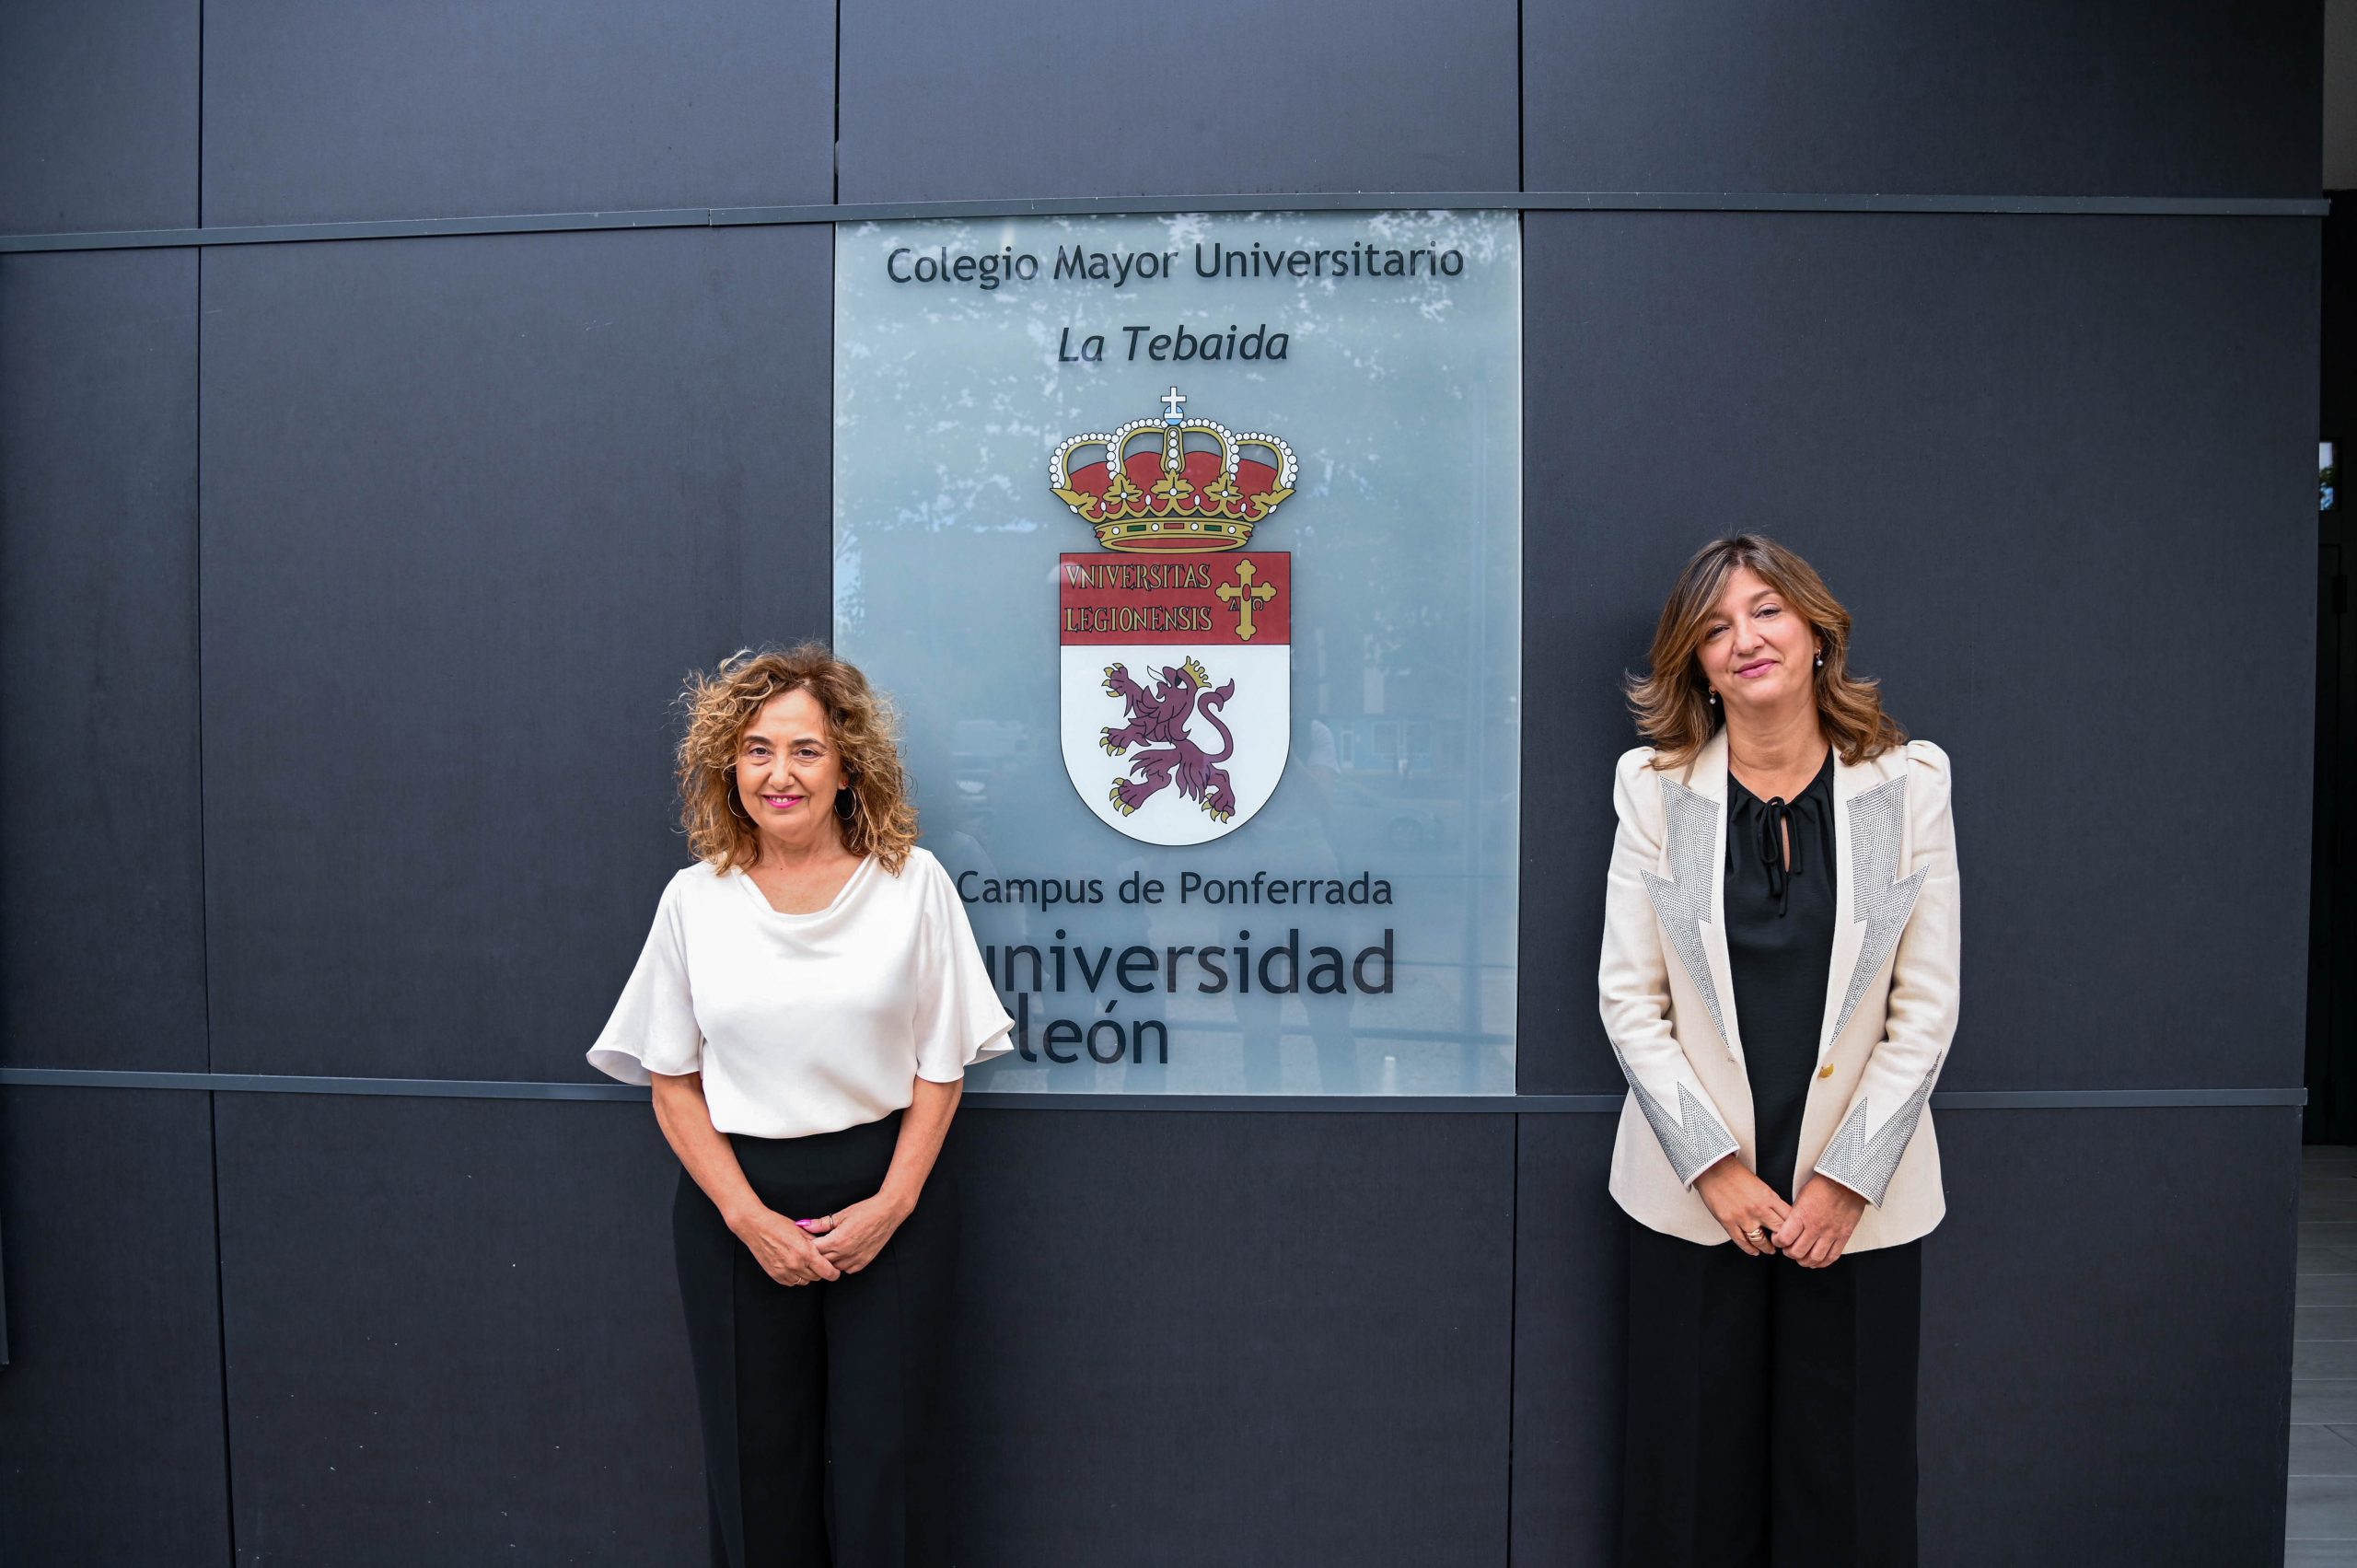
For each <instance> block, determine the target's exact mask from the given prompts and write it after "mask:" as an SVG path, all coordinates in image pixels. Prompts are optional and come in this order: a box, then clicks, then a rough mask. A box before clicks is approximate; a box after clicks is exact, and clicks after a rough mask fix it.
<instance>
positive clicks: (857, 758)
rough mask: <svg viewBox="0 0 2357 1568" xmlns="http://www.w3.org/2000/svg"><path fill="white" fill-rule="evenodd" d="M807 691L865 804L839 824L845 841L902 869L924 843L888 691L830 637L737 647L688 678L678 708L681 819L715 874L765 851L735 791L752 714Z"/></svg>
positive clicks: (896, 871)
mask: <svg viewBox="0 0 2357 1568" xmlns="http://www.w3.org/2000/svg"><path fill="white" fill-rule="evenodd" d="M788 691H807V692H809V693H810V695H811V697H812V699H813V700H815V701H816V702H817V703H818V704H819V708H820V709H821V710H823V711H824V712H825V714H826V715H827V741H828V744H830V745H831V746H832V747H833V748H834V749H835V754H836V755H837V756H838V757H839V758H841V759H842V769H843V773H844V776H845V779H846V782H847V785H848V788H849V789H850V792H851V795H852V798H853V804H854V805H855V806H856V807H858V809H857V810H855V811H853V813H852V815H851V816H850V818H849V819H845V818H843V817H842V815H840V814H838V815H837V816H836V819H835V826H836V828H837V829H838V830H840V831H841V832H842V836H843V847H844V848H846V849H848V850H850V851H851V852H852V854H856V855H862V856H865V855H870V854H872V855H874V856H875V857H876V858H877V859H878V860H880V861H882V862H883V863H884V869H885V870H887V871H889V872H891V873H892V874H893V875H894V876H898V875H900V867H901V866H902V865H906V864H907V863H908V858H909V850H910V847H911V845H913V844H914V843H915V842H917V808H916V807H915V806H914V805H913V804H912V803H911V801H910V799H909V779H908V773H907V771H906V770H905V769H903V768H902V767H901V765H900V742H899V737H898V734H897V730H898V727H899V726H898V723H897V720H896V718H895V716H894V714H893V712H892V705H891V703H890V702H889V700H888V699H887V698H886V697H885V695H884V694H883V693H882V692H881V691H877V690H876V689H875V688H874V687H872V686H870V685H868V683H867V677H865V675H862V674H861V673H860V672H859V670H858V669H857V668H855V667H853V666H852V665H849V664H845V663H844V662H843V661H842V659H839V658H837V657H835V656H834V653H833V650H831V649H830V648H829V647H828V646H827V645H826V644H824V643H804V644H801V645H799V646H796V647H793V648H788V649H784V650H783V651H781V650H779V649H776V648H763V649H760V650H758V651H756V650H754V649H751V648H743V649H739V650H738V651H737V652H736V653H733V654H731V655H729V656H727V657H726V658H725V659H723V660H721V661H720V668H718V669H717V670H714V672H713V673H711V674H709V675H707V674H705V673H704V672H703V671H702V670H697V671H695V672H694V673H693V674H691V675H690V676H689V677H688V683H687V690H685V691H682V692H681V693H680V694H679V705H680V707H681V708H683V709H685V710H686V713H687V720H688V723H687V732H686V733H685V734H683V735H681V736H680V737H679V822H680V825H681V826H682V827H684V828H685V829H686V830H687V833H688V846H689V847H690V848H691V849H692V850H694V851H695V853H696V857H697V858H698V859H700V860H703V861H706V862H709V863H710V864H711V865H712V866H713V868H714V870H717V871H727V870H729V869H731V868H738V869H741V868H744V867H747V866H750V865H752V864H753V863H754V862H755V861H757V860H759V859H760V858H761V833H760V831H759V830H757V829H756V828H755V827H754V826H753V820H752V819H751V818H749V817H748V816H746V815H745V803H744V802H743V801H741V800H739V799H737V749H738V748H739V747H741V746H743V745H744V743H745V731H746V730H747V729H748V728H749V727H751V726H752V723H753V715H754V714H758V713H760V712H761V704H762V703H766V702H768V701H769V700H770V699H771V698H772V697H776V696H781V695H783V694H784V693H785V692H788Z"/></svg>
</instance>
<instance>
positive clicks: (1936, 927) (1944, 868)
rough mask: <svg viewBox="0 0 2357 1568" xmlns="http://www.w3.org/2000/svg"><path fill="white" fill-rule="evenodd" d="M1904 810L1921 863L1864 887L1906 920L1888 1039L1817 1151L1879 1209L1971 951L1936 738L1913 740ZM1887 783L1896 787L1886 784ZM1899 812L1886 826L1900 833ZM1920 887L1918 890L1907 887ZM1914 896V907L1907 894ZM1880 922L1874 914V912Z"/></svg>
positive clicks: (1928, 1082)
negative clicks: (1905, 906) (1907, 905)
mask: <svg viewBox="0 0 2357 1568" xmlns="http://www.w3.org/2000/svg"><path fill="white" fill-rule="evenodd" d="M1907 758H1908V761H1907V771H1906V772H1905V773H1904V774H1902V775H1901V776H1902V777H1903V778H1905V779H1906V781H1907V785H1906V791H1907V793H1906V796H1905V803H1904V809H1905V810H1906V812H1907V824H1908V827H1909V830H1910V832H1909V837H1910V840H1911V842H1912V847H1913V855H1914V869H1913V870H1912V871H1911V872H1910V874H1909V875H1908V876H1907V877H1904V878H1901V879H1898V880H1895V881H1893V882H1892V883H1891V884H1890V886H1889V887H1888V888H1887V889H1861V891H1862V892H1864V893H1866V894H1868V895H1870V896H1873V897H1875V898H1876V899H1877V900H1879V902H1880V905H1881V907H1882V908H1883V909H1884V910H1885V911H1887V912H1889V913H1890V914H1891V915H1892V916H1895V917H1896V918H1900V919H1903V920H1904V921H1905V922H1906V924H1905V926H1904V927H1903V928H1902V930H1901V931H1900V933H1899V937H1898V954H1897V956H1896V957H1895V958H1893V959H1892V960H1891V967H1890V1003H1889V1009H1888V1012H1887V1016H1886V1018H1885V1021H1884V1024H1883V1037H1882V1039H1881V1040H1879V1041H1877V1042H1876V1043H1875V1049H1874V1051H1873V1052H1872V1054H1870V1055H1869V1056H1867V1058H1866V1066H1865V1071H1864V1073H1862V1074H1859V1078H1858V1090H1857V1093H1856V1094H1855V1095H1853V1096H1852V1097H1851V1100H1850V1104H1849V1107H1848V1109H1845V1110H1844V1111H1843V1112H1842V1113H1841V1121H1840V1127H1839V1130H1838V1131H1836V1132H1835V1133H1834V1134H1833V1138H1832V1141H1831V1142H1829V1143H1828V1144H1826V1145H1825V1152H1824V1153H1823V1154H1822V1155H1820V1156H1817V1166H1816V1170H1817V1174H1818V1175H1819V1176H1829V1177H1831V1178H1832V1179H1834V1180H1836V1181H1838V1182H1840V1184H1841V1185H1842V1186H1844V1187H1847V1188H1848V1189H1850V1190H1851V1191H1852V1192H1855V1193H1857V1194H1858V1195H1859V1196H1860V1197H1862V1198H1864V1199H1865V1200H1866V1202H1869V1203H1872V1204H1874V1205H1875V1207H1876V1208H1880V1207H1881V1206H1882V1199H1883V1193H1884V1192H1885V1191H1888V1189H1889V1187H1890V1179H1891V1178H1892V1177H1893V1176H1894V1175H1896V1174H1897V1173H1898V1161H1899V1156H1902V1155H1904V1154H1906V1152H1907V1145H1908V1144H1909V1143H1910V1142H1911V1141H1912V1140H1913V1138H1914V1136H1915V1128H1916V1125H1917V1123H1919V1122H1920V1121H1922V1117H1923V1107H1924V1106H1925V1105H1927V1104H1929V1103H1930V1101H1931V1098H1932V1086H1933V1084H1936V1083H1937V1082H1939V1078H1940V1064H1941V1063H1944V1062H1945V1061H1946V1060H1947V1052H1948V1042H1949V1041H1951V1040H1954V1039H1955V1038H1956V1003H1957V998H1958V994H1959V990H1958V981H1959V978H1960V976H1959V968H1960V961H1961V956H1962V942H1963V938H1962V935H1961V924H1960V919H1959V914H1958V903H1959V897H1958V890H1957V884H1956V824H1955V820H1954V819H1953V818H1952V817H1951V816H1950V814H1949V810H1948V797H1949V793H1950V791H1949V772H1948V756H1947V753H1946V752H1945V751H1943V750H1941V749H1939V748H1938V747H1936V746H1934V745H1933V744H1932V743H1931V742H1930V741H1928V740H1910V741H1909V742H1908V743H1907ZM1885 787H1887V786H1885ZM1897 828H1898V820H1897V818H1896V814H1895V813H1894V815H1893V819H1892V821H1891V822H1890V824H1889V828H1888V829H1887V830H1889V831H1892V832H1894V833H1895V832H1896V830H1897ZM1910 883H1912V884H1914V888H1913V891H1912V892H1911V893H1910V892H1909V891H1908V890H1907V889H1908V886H1909V884H1910ZM1909 898H1911V899H1912V900H1913V906H1912V908H1911V909H1910V910H1906V911H1903V912H1902V911H1900V910H1899V909H1898V903H1899V900H1902V899H1909ZM1869 918H1871V914H1870V916H1869Z"/></svg>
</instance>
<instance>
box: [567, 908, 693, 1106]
mask: <svg viewBox="0 0 2357 1568" xmlns="http://www.w3.org/2000/svg"><path fill="white" fill-rule="evenodd" d="M702 1063H703V1031H702V1029H700V1028H697V1027H696V1013H695V998H694V996H693V995H692V994H691V993H690V992H689V990H688V954H687V945H686V942H685V940H684V937H683V935H682V927H681V923H680V919H679V879H678V878H677V877H674V878H673V879H672V881H671V884H670V885H669V886H668V887H667V888H665V889H663V899H662V901H661V902H660V903H658V904H656V907H655V927H654V929H653V930H651V931H649V932H648V933H647V934H646V946H645V947H643V948H641V949H640V950H639V955H638V967H637V968H635V969H633V970H631V971H630V982H629V983H628V984H627V985H624V986H623V987H622V995H621V1001H619V1002H617V1003H615V1004H614V1013H613V1016H611V1017H610V1018H608V1019H607V1020H606V1028H605V1029H604V1031H603V1032H602V1033H600V1034H599V1035H598V1043H597V1044H595V1045H593V1046H591V1047H590V1048H589V1065H591V1066H592V1067H595V1068H597V1069H598V1071H599V1072H600V1073H604V1074H609V1075H610V1076H612V1077H616V1078H620V1079H621V1081H622V1082H623V1083H625V1084H644V1083H647V1082H649V1081H650V1079H649V1076H648V1075H649V1074H654V1073H661V1074H665V1075H667V1076H673V1077H676V1076H679V1075H681V1074H688V1073H693V1072H696V1071H698V1070H699V1069H700V1068H701V1067H702Z"/></svg>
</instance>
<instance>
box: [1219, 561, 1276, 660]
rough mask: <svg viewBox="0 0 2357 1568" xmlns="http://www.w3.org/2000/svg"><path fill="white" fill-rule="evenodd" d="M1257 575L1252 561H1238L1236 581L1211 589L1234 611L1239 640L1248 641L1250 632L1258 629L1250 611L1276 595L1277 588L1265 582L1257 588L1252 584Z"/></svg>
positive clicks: (1250, 636)
mask: <svg viewBox="0 0 2357 1568" xmlns="http://www.w3.org/2000/svg"><path fill="white" fill-rule="evenodd" d="M1259 575H1260V574H1259V573H1258V572H1255V571H1254V570H1253V569H1252V563H1250V562H1249V561H1239V562H1237V563H1236V581H1235V582H1233V583H1222V584H1221V585H1220V586H1219V587H1217V588H1214V589H1213V593H1215V594H1217V595H1218V596H1219V597H1220V598H1223V599H1225V600H1226V601H1227V607H1228V609H1230V610H1234V611H1236V635H1237V640H1238V641H1239V642H1246V643H1248V642H1250V641H1251V640H1252V633H1255V632H1257V631H1259V630H1260V628H1259V627H1257V626H1255V625H1253V624H1252V611H1253V610H1256V609H1258V608H1259V607H1260V606H1261V605H1264V604H1266V603H1268V602H1269V601H1270V600H1271V599H1272V598H1276V597H1277V590H1276V589H1275V588H1274V587H1271V585H1269V584H1267V583H1262V584H1261V585H1260V587H1257V588H1256V587H1253V586H1252V579H1253V578H1255V577H1257V576H1259Z"/></svg>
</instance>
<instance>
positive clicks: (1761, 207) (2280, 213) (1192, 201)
mask: <svg viewBox="0 0 2357 1568" xmlns="http://www.w3.org/2000/svg"><path fill="white" fill-rule="evenodd" d="M2331 205H2332V204H2331V203H2330V202H2328V201H2326V200H2324V199H2323V198H2321V197H2317V198H2303V197H2288V196H2002V195H2000V196H1970V195H1963V196H1915V195H1887V194H1852V193H1846V192H1741V191H1730V192H1701V191H1353V192H1314V191H1312V192H1304V191H1294V192H1262V193H1260V194H1253V195H1219V196H1213V195H1192V196H1056V197H1039V198H1034V199H1030V200H1008V199H1004V198H1002V199H998V200H985V201H971V202H839V203H809V204H807V205H788V206H773V207H665V208H650V209H646V210H644V211H626V212H610V213H609V212H580V213H517V214H508V215H486V216H471V217H440V218H375V219H366V220H361V221H352V222H340V223H278V224H242V225H222V226H215V227H208V228H130V229H92V230H84V231H67V232H62V233H55V234H6V235H0V255H5V254H7V253H9V252H12V251H14V252H23V251H41V250H162V249H172V248H178V247H184V246H200V247H205V246H215V245H297V244H313V243H318V242H319V241H323V240H338V239H424V238H446V237H448V236H452V235H484V234H552V233H554V234H562V233H581V232H590V231H596V230H601V229H618V228H740V227H749V226H774V225H782V224H813V223H826V224H832V223H897V222H905V221H908V220H911V219H917V218H996V217H1033V216H1085V215H1120V214H1154V213H1253V212H1270V213H1315V212H1387V211H1394V210H1400V209H1407V210H1417V211H1421V210H1426V209H1434V208H1446V209H1452V210H1457V211H1469V212H1484V211H1488V212H1526V213H1539V212H1588V213H1885V214H1927V213H1951V214H1958V213H1960V214H1980V215H2008V216H2062V217H2259V218H2287V217H2288V218H2320V217H2323V216H2324V215H2326V214H2327V213H2328V212H2329V211H2330V210H2331Z"/></svg>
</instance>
